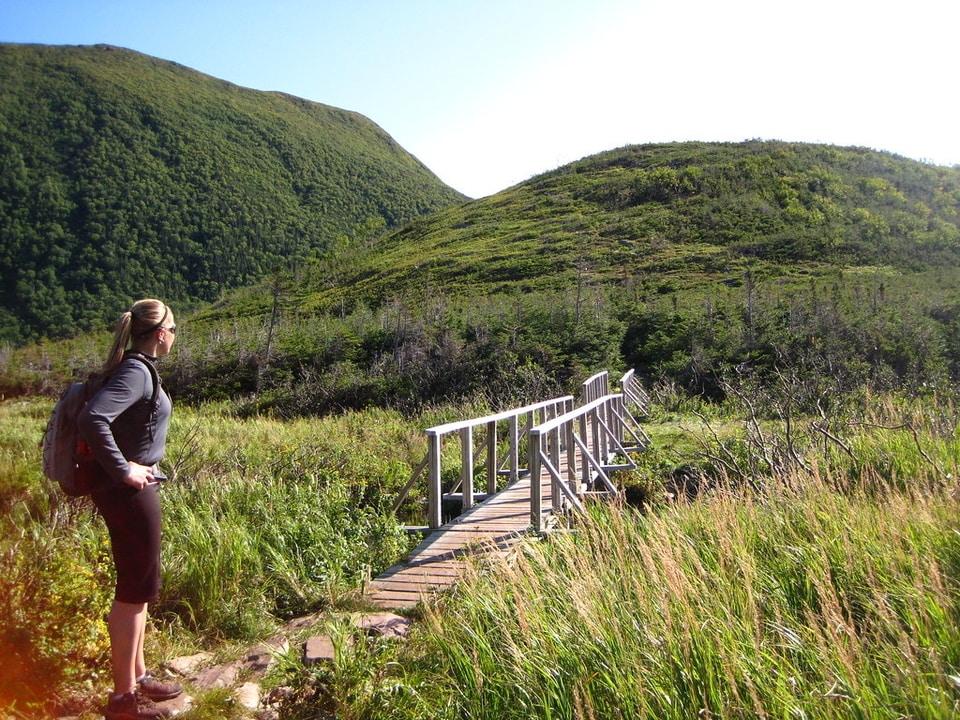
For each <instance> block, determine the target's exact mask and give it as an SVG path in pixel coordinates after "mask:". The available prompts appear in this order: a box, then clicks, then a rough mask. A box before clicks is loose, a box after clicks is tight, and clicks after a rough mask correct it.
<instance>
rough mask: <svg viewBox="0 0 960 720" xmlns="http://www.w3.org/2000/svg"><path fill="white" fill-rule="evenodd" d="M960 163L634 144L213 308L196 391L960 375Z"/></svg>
mask: <svg viewBox="0 0 960 720" xmlns="http://www.w3.org/2000/svg"><path fill="white" fill-rule="evenodd" d="M958 210H960V171H958V170H957V169H953V168H943V167H935V166H930V165H925V164H922V163H918V162H914V161H910V160H906V159H904V158H898V157H895V156H892V155H889V154H886V153H879V152H874V151H870V150H865V149H859V148H839V147H829V146H817V145H801V144H788V143H778V142H746V143H740V144H706V143H683V144H670V145H651V146H638V147H627V148H622V149H619V150H615V151H611V152H608V153H603V154H600V155H597V156H593V157H589V158H585V159H583V160H581V161H579V162H576V163H573V164H571V165H569V166H567V167H564V168H560V169H558V170H556V171H553V172H550V173H547V174H545V175H542V176H539V177H535V178H532V179H531V180H530V181H528V182H525V183H522V184H520V185H518V186H516V187H513V188H510V189H508V190H505V191H503V192H501V193H499V194H496V195H493V196H491V197H489V198H484V199H482V200H476V201H470V202H465V203H462V204H459V205H455V206H452V207H449V208H446V209H443V210H440V211H437V212H435V213H433V214H431V215H429V216H427V217H423V218H419V219H416V220H414V221H412V222H410V223H409V224H407V225H405V226H403V227H402V228H399V229H397V230H395V231H392V232H387V233H382V232H372V233H368V234H366V235H364V234H362V233H357V234H355V235H354V236H352V237H350V238H346V237H343V238H341V239H340V240H339V241H338V242H337V243H336V244H335V246H334V249H333V250H332V251H331V252H330V253H328V254H327V255H325V256H323V257H318V258H314V259H312V260H310V261H308V262H305V263H302V264H300V265H299V266H298V267H297V268H296V269H295V270H294V271H281V272H276V273H272V274H271V275H270V277H269V278H268V279H267V280H265V281H264V282H262V283H261V284H257V285H253V286H250V287H246V288H241V289H238V290H235V291H232V292H230V293H229V294H227V295H226V296H225V297H224V298H223V299H222V300H220V301H218V302H215V303H213V304H211V305H209V306H207V307H204V308H201V309H199V310H198V311H197V312H195V313H193V314H192V315H190V317H188V318H187V320H186V322H185V323H184V332H183V333H182V335H181V336H180V340H179V342H178V344H177V346H176V348H175V353H174V357H173V358H171V361H169V362H168V363H167V368H168V387H170V388H172V389H173V390H174V391H175V392H176V393H177V394H178V396H179V397H180V398H182V399H190V400H195V401H202V400H206V399H231V400H234V401H236V402H238V403H239V407H240V408H241V409H242V410H243V411H244V412H263V411H269V412H276V413H280V414H282V415H286V416H295V415H303V414H315V413H323V412H328V411H331V410H336V409H339V408H345V407H354V408H360V407H366V406H370V405H392V406H398V407H404V408H411V409H415V408H417V407H420V406H422V405H423V404H425V403H426V404H429V403H433V402H442V401H444V400H450V399H457V398H469V397H474V396H476V395H478V394H479V395H482V396H484V397H485V399H486V400H487V401H489V402H490V403H492V404H494V405H496V404H503V403H508V402H512V401H514V400H518V399H524V398H527V397H532V396H536V395H542V394H543V393H544V392H550V391H551V390H554V389H558V388H563V389H566V390H570V389H572V388H573V386H574V385H575V383H576V382H577V381H578V379H582V377H583V376H584V375H587V374H590V373H591V372H593V370H594V369H595V368H598V367H611V368H618V367H625V366H632V367H636V368H637V369H638V371H639V372H640V373H641V374H642V375H643V376H644V377H645V378H646V379H647V380H648V381H657V380H660V381H663V382H664V383H666V384H667V385H668V386H670V385H672V386H675V387H677V388H685V389H687V390H689V391H691V392H696V393H706V394H707V395H709V396H712V397H721V396H722V395H723V389H722V388H723V385H724V378H726V377H729V376H730V374H731V373H741V374H742V373H747V374H760V375H765V376H766V377H767V378H768V379H769V378H771V377H773V376H775V375H776V373H778V372H786V371H790V372H800V373H802V374H804V375H805V376H807V377H812V378H818V379H819V380H818V382H820V384H821V385H822V386H823V387H827V386H830V385H831V384H832V386H833V387H835V388H837V389H843V390H850V389H853V388H859V387H874V388H878V389H895V388H901V387H908V388H911V389H922V388H924V387H926V388H936V387H940V386H942V385H944V384H946V383H951V382H955V381H956V380H957V379H958V378H960V360H958V358H960V229H958V228H960V213H958ZM105 345H106V339H105V337H100V338H93V337H88V336H86V335H85V336H81V337H78V338H76V339H75V340H72V341H70V343H69V344H66V345H48V344H41V345H35V346H31V347H27V348H23V349H22V350H20V351H17V352H12V353H10V352H8V353H6V354H5V355H2V356H0V392H4V393H8V394H19V393H28V392H32V391H36V390H44V389H47V388H50V389H52V388H55V387H57V386H58V383H59V382H62V381H63V380H64V379H65V378H66V377H67V376H69V375H70V374H71V373H74V372H76V371H78V370H83V369H85V368H89V367H92V366H93V365H95V364H96V362H97V361H98V357H97V356H98V355H99V353H101V352H102V346H105Z"/></svg>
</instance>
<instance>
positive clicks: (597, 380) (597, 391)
mask: <svg viewBox="0 0 960 720" xmlns="http://www.w3.org/2000/svg"><path fill="white" fill-rule="evenodd" d="M580 387H581V388H582V392H581V398H580V401H581V402H584V403H588V402H593V401H594V400H596V399H597V398H599V397H602V396H604V395H607V394H609V393H610V373H609V372H608V371H606V370H601V371H600V372H598V373H594V374H593V375H591V376H590V377H588V378H587V379H586V380H584V381H583V383H581V385H580Z"/></svg>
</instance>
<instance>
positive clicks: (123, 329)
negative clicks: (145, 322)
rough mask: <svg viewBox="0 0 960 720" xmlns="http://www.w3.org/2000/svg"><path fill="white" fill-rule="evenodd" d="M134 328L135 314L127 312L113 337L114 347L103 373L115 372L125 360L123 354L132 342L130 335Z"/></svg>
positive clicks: (108, 356) (121, 317) (118, 323)
mask: <svg viewBox="0 0 960 720" xmlns="http://www.w3.org/2000/svg"><path fill="white" fill-rule="evenodd" d="M132 328H133V313H132V312H131V311H129V310H127V311H126V312H125V313H124V314H123V315H121V316H120V320H119V321H117V330H116V332H115V333H114V335H113V347H111V348H110V352H109V353H107V360H106V362H104V363H103V373H104V374H105V375H107V374H109V373H110V372H112V371H113V369H114V368H115V367H117V365H119V364H120V361H121V360H123V353H124V351H125V350H126V349H127V345H128V344H129V342H130V335H131V334H132Z"/></svg>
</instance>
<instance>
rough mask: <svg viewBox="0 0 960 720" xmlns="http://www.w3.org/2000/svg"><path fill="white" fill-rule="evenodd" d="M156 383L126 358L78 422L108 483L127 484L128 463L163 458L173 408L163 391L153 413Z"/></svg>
mask: <svg viewBox="0 0 960 720" xmlns="http://www.w3.org/2000/svg"><path fill="white" fill-rule="evenodd" d="M152 396H153V377H152V376H151V374H150V370H149V368H147V366H146V365H144V364H143V363H142V362H141V361H140V360H137V359H135V358H130V357H127V358H124V359H123V361H121V363H120V365H119V366H118V367H117V369H116V370H115V371H114V372H113V374H112V375H111V376H110V378H109V380H107V382H106V383H105V384H104V385H103V387H102V388H101V389H100V391H99V392H98V393H97V394H96V395H94V396H93V397H92V398H91V399H90V401H89V402H88V403H87V404H86V406H85V407H84V408H83V410H82V411H81V413H80V417H79V418H78V419H77V425H78V428H77V429H78V430H79V432H80V436H81V437H82V438H83V439H84V440H85V441H86V442H87V444H88V445H89V446H90V448H91V450H92V451H93V455H94V457H95V458H96V459H97V462H98V463H99V464H100V466H101V467H102V468H103V470H104V471H105V473H106V474H107V475H108V476H109V478H110V479H111V480H112V481H113V482H115V483H120V482H123V479H124V478H125V477H126V476H127V475H128V474H129V473H130V462H131V461H133V462H137V463H140V464H141V465H153V464H155V463H157V462H159V461H160V460H161V459H162V458H163V452H164V449H165V447H166V444H167V428H168V427H169V425H170V414H171V411H172V405H171V403H170V398H169V397H168V396H167V394H166V393H165V392H164V390H163V388H162V387H161V388H160V393H159V395H158V397H157V401H158V403H157V410H156V413H154V412H153V407H152V404H151V402H150V401H151V398H152Z"/></svg>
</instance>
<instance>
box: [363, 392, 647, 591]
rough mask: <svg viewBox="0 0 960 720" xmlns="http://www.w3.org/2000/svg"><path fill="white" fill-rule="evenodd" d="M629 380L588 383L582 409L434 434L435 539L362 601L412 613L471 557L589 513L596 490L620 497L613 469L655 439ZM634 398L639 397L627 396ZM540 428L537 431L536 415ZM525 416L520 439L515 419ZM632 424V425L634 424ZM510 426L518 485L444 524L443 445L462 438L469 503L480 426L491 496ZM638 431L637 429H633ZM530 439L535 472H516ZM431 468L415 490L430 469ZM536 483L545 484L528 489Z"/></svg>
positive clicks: (486, 421) (544, 408) (506, 548)
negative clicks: (612, 388) (632, 408)
mask: <svg viewBox="0 0 960 720" xmlns="http://www.w3.org/2000/svg"><path fill="white" fill-rule="evenodd" d="M631 381H632V373H628V374H627V375H625V376H624V378H623V380H622V382H623V385H624V387H623V390H621V392H620V393H618V394H612V393H610V392H609V388H608V387H607V385H606V373H601V374H598V375H596V376H594V377H593V378H591V379H590V380H588V381H587V382H586V383H584V391H583V398H584V400H585V401H589V402H586V403H585V404H584V405H582V406H581V407H580V408H578V409H575V408H573V402H572V398H569V397H564V398H556V399H554V400H550V401H544V402H543V403H538V404H537V405H533V406H527V407H524V408H518V409H516V410H513V411H507V412H505V413H500V414H499V415H496V416H488V417H484V418H477V419H475V420H468V421H463V422H460V423H452V424H449V425H445V426H438V427H437V428H431V429H430V430H428V431H427V432H428V436H429V437H430V439H431V449H432V457H434V458H435V459H434V462H433V467H431V473H430V474H431V478H432V482H431V485H430V487H431V493H432V494H433V495H436V497H431V517H432V518H433V523H434V532H432V534H430V535H429V536H428V537H427V538H426V539H425V540H424V541H423V542H421V543H420V544H419V545H418V546H417V547H416V548H414V550H413V551H412V552H411V553H410V556H409V557H408V558H407V560H406V561H405V562H403V563H401V564H399V565H395V566H394V567H392V568H390V569H388V570H387V571H386V572H384V573H383V574H381V575H380V576H379V577H377V578H376V579H375V580H373V581H372V582H371V583H369V585H368V586H367V588H366V589H365V593H364V596H365V598H366V599H367V600H368V601H369V602H370V603H371V604H373V605H377V606H379V607H383V608H410V607H413V606H414V605H416V604H417V603H418V602H420V601H421V600H422V599H424V598H425V597H427V596H429V595H430V594H432V593H436V592H438V591H442V590H445V589H447V588H449V587H450V586H451V585H453V584H454V583H455V582H457V580H458V579H459V577H460V575H461V573H462V572H463V569H464V567H465V564H466V562H467V560H466V557H467V556H468V555H477V554H486V555H490V554H506V553H508V552H510V550H511V549H512V548H514V547H515V546H516V545H517V544H519V543H521V542H524V541H525V538H526V537H528V535H529V531H530V530H543V529H545V528H546V527H547V526H548V524H549V522H550V521H551V516H553V515H555V514H557V513H560V512H564V511H566V510H571V509H579V510H582V504H581V503H580V499H581V498H582V497H583V496H584V493H586V492H587V491H589V490H590V488H591V485H592V484H593V483H594V482H599V483H600V484H601V485H602V486H603V488H604V489H603V490H602V491H601V493H599V494H601V495H612V494H614V493H615V489H614V488H613V486H612V485H611V483H610V481H609V478H608V477H607V474H606V473H607V471H609V470H610V469H614V468H618V467H627V466H632V462H631V461H629V458H628V457H626V456H627V455H628V451H630V450H637V449H641V448H642V447H644V446H645V443H647V442H649V439H648V438H646V436H645V435H644V434H643V431H642V429H640V427H639V425H636V426H635V429H634V428H631V427H629V426H628V422H629V421H628V420H627V418H628V417H630V414H629V412H628V411H627V406H628V404H629V403H633V404H634V405H639V406H640V407H641V409H642V407H643V404H645V395H643V394H642V393H643V391H642V388H639V386H638V385H637V384H636V383H635V382H631ZM631 393H632V394H633V397H630V395H631ZM538 414H539V416H540V420H541V422H540V424H539V425H535V424H534V423H535V421H536V418H537V415H538ZM521 417H527V418H528V421H527V425H526V427H525V428H524V429H523V431H522V432H521V431H520V430H519V425H518V418H521ZM631 419H632V418H631ZM498 422H501V423H509V425H510V428H511V432H510V433H508V436H509V450H508V458H509V459H510V464H511V467H510V470H509V471H508V472H509V475H510V477H511V481H510V482H509V483H508V485H507V486H506V487H505V488H503V489H502V490H500V491H499V492H495V493H492V494H490V495H489V496H488V497H487V498H486V499H485V500H483V501H482V502H480V503H479V504H476V505H473V504H472V502H470V501H469V500H468V501H466V504H467V505H468V506H471V505H472V507H468V509H467V510H465V511H464V512H463V513H462V514H461V515H460V516H458V517H456V518H454V519H453V520H451V521H450V522H448V523H447V524H445V525H442V526H440V524H439V521H438V518H439V508H440V494H441V493H440V488H439V475H440V467H439V460H440V442H441V438H442V437H443V435H445V434H447V435H455V436H456V437H458V438H459V439H460V442H461V451H462V453H461V454H462V458H463V463H462V468H461V482H460V487H462V488H463V489H464V490H465V492H464V495H463V497H464V498H465V499H466V498H467V497H468V496H469V497H471V498H472V496H473V495H474V493H473V436H472V429H473V428H475V427H483V428H486V432H487V437H486V448H487V470H488V490H490V491H491V492H492V491H493V489H494V485H495V483H496V478H497V476H498V464H497V461H496V441H497V429H496V428H497V423H498ZM634 423H635V421H634ZM626 434H630V435H632V436H633V438H634V439H635V440H636V441H637V443H638V444H636V445H628V446H626V447H625V446H624V436H625V435H626ZM524 436H526V442H527V451H528V452H527V455H528V458H529V462H528V466H529V469H530V471H531V472H530V473H526V474H524V473H522V472H521V471H520V468H519V466H518V462H519V458H518V452H517V450H518V448H519V447H520V443H521V440H522V438H523V437H524ZM618 454H619V455H620V456H621V459H626V463H625V464H623V465H611V464H609V462H610V458H611V457H612V456H614V455H618ZM430 457H431V455H428V459H427V460H425V461H424V465H423V466H421V468H420V470H418V472H417V473H414V477H413V478H412V479H411V483H410V484H408V488H409V487H410V485H412V483H413V482H414V481H415V480H416V479H417V477H418V474H419V472H421V471H422V470H423V468H424V467H426V466H427V465H428V464H429V459H430ZM534 474H535V475H536V476H537V478H538V480H539V484H538V486H536V487H532V488H531V478H532V476H533V475H534Z"/></svg>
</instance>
